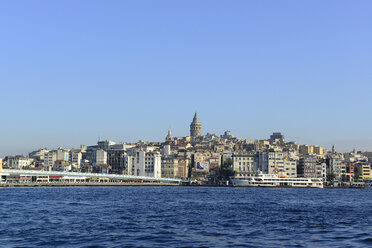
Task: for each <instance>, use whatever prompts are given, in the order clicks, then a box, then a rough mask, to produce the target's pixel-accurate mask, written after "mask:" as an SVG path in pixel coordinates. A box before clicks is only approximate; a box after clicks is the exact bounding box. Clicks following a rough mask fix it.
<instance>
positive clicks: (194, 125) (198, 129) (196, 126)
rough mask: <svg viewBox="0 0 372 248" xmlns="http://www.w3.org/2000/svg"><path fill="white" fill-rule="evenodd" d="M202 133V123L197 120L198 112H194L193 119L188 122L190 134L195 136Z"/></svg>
mask: <svg viewBox="0 0 372 248" xmlns="http://www.w3.org/2000/svg"><path fill="white" fill-rule="evenodd" d="M201 133H202V124H201V123H200V121H199V117H198V113H197V112H195V115H194V119H193V120H192V122H191V124H190V136H191V137H193V138H195V137H198V136H201Z"/></svg>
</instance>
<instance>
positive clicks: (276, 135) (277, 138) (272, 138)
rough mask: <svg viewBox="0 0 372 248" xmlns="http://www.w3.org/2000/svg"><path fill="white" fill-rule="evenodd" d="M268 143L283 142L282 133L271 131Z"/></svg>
mask: <svg viewBox="0 0 372 248" xmlns="http://www.w3.org/2000/svg"><path fill="white" fill-rule="evenodd" d="M270 143H284V135H283V134H282V133H280V132H277V133H273V134H272V135H271V136H270Z"/></svg>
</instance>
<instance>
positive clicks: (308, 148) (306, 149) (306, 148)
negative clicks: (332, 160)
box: [299, 145, 314, 155]
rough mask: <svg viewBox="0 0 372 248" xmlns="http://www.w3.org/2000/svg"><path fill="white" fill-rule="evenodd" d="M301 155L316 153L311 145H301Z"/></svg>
mask: <svg viewBox="0 0 372 248" xmlns="http://www.w3.org/2000/svg"><path fill="white" fill-rule="evenodd" d="M299 153H300V154H301V155H310V154H313V153H314V147H313V146H310V145H300V148H299Z"/></svg>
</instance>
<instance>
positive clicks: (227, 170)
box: [220, 158, 234, 180]
mask: <svg viewBox="0 0 372 248" xmlns="http://www.w3.org/2000/svg"><path fill="white" fill-rule="evenodd" d="M233 175H234V171H233V168H232V160H231V158H227V159H226V160H225V162H223V164H222V165H221V170H220V179H221V180H229V179H230V177H231V176H233Z"/></svg>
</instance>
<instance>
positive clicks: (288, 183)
mask: <svg viewBox="0 0 372 248" xmlns="http://www.w3.org/2000/svg"><path fill="white" fill-rule="evenodd" d="M230 181H231V184H232V186H234V187H299V188H323V181H322V179H321V178H290V177H285V176H280V175H277V174H258V175H255V176H248V177H235V178H231V180H230Z"/></svg>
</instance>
